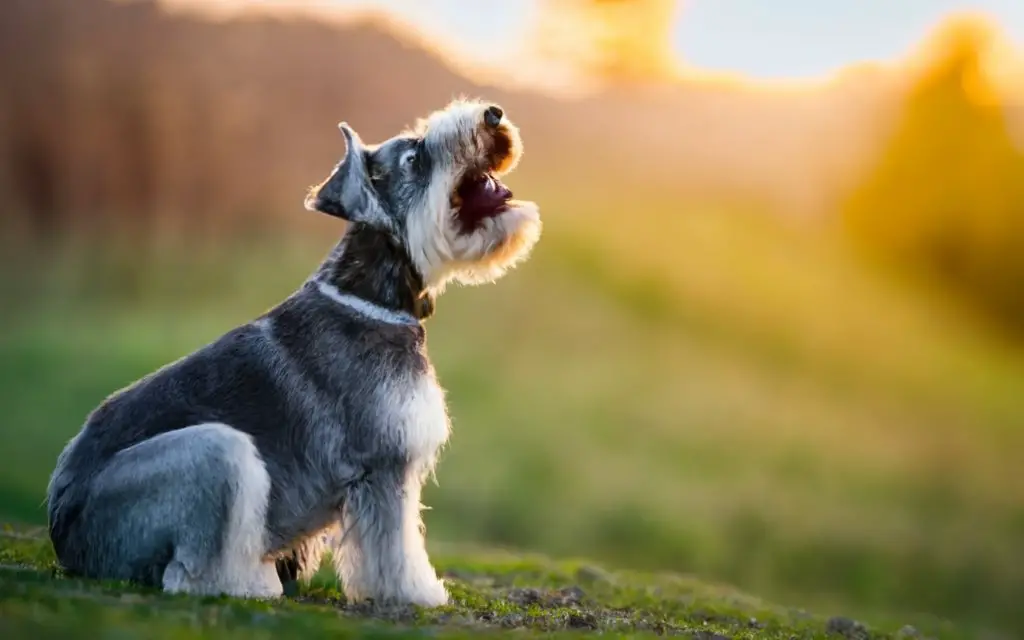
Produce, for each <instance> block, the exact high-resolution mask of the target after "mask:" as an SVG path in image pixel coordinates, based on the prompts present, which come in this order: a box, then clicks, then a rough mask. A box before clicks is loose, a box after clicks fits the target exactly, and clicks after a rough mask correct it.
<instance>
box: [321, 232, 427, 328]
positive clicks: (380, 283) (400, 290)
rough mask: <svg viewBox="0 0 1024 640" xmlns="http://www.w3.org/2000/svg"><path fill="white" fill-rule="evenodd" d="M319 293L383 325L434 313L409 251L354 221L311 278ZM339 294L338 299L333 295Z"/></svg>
mask: <svg viewBox="0 0 1024 640" xmlns="http://www.w3.org/2000/svg"><path fill="white" fill-rule="evenodd" d="M314 279H315V281H316V284H317V285H318V286H319V287H320V290H321V292H323V293H325V294H326V295H329V296H331V297H335V298H336V299H337V300H338V301H339V302H343V303H345V304H349V303H351V304H350V306H353V307H354V308H356V309H357V310H360V309H362V310H364V312H365V311H366V310H368V309H373V308H376V309H378V310H380V311H381V312H380V313H373V312H370V313H367V314H366V315H371V316H374V317H378V318H379V319H382V320H385V321H400V320H401V318H403V317H411V318H412V319H413V320H415V321H422V320H425V319H427V318H429V317H430V316H431V315H432V314H433V313H434V297H433V295H432V294H431V293H430V292H428V291H427V290H426V287H425V286H424V284H423V278H422V277H421V276H420V274H419V272H418V271H417V270H416V267H415V265H413V261H412V258H411V257H410V256H409V252H408V251H406V249H405V247H403V246H402V244H401V243H400V242H398V241H397V240H395V238H393V237H392V236H390V235H388V234H387V233H384V232H381V231H379V230H377V229H373V228H372V227H369V226H367V225H364V224H360V223H353V224H351V225H350V227H349V229H348V231H347V232H346V233H345V236H344V237H343V238H342V239H341V241H340V242H339V243H338V245H337V246H336V247H335V248H334V250H333V251H331V254H330V256H329V257H328V258H327V260H325V261H324V263H323V264H322V265H321V266H320V269H319V270H318V271H317V274H316V277H315V278H314ZM335 293H336V294H338V295H337V296H335V295H333V294H335Z"/></svg>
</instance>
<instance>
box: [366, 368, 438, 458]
mask: <svg viewBox="0 0 1024 640" xmlns="http://www.w3.org/2000/svg"><path fill="white" fill-rule="evenodd" d="M380 393H381V394H382V397H381V399H380V400H381V402H383V403H386V406H388V405H389V406H392V407H394V417H393V419H392V420H389V421H388V422H389V424H390V425H392V428H393V429H395V431H396V433H393V434H391V435H392V437H394V438H395V439H397V440H398V441H399V442H401V443H402V448H403V449H404V450H405V451H408V452H409V456H410V458H412V459H413V460H414V461H416V463H418V464H420V466H422V468H424V469H426V470H428V471H429V470H432V469H433V466H434V462H435V461H436V459H437V455H438V453H439V452H440V450H441V448H442V447H443V446H444V445H445V443H446V442H447V441H448V436H449V435H450V434H451V422H450V420H449V418H448V407H447V405H446V403H445V393H444V389H442V388H441V385H440V384H438V382H437V377H436V375H435V373H434V370H433V367H430V369H428V371H426V372H425V373H423V374H421V375H418V376H416V378H415V379H414V380H413V381H411V382H402V383H400V384H396V385H392V386H389V387H386V388H383V389H381V390H380Z"/></svg>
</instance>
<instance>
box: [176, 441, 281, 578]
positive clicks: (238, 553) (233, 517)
mask: <svg viewBox="0 0 1024 640" xmlns="http://www.w3.org/2000/svg"><path fill="white" fill-rule="evenodd" d="M187 429H189V430H192V432H193V433H194V434H195V435H198V436H207V437H210V436H212V437H216V438H220V439H222V440H223V441H224V442H226V443H229V445H230V446H229V447H228V449H227V453H226V454H225V460H224V461H225V462H229V463H232V464H233V465H234V466H235V472H236V474H235V478H237V481H238V484H237V486H235V487H233V488H234V496H235V502H234V504H232V505H231V507H230V509H229V513H228V523H227V527H226V530H225V535H224V546H223V550H222V551H221V555H220V562H219V564H218V565H217V566H213V567H208V568H204V569H202V570H201V572H200V573H199V574H198V575H196V574H194V573H190V572H189V571H188V568H187V567H186V566H185V565H184V564H183V563H182V562H180V561H178V560H172V561H171V562H170V563H169V564H168V566H167V568H166V570H165V571H164V577H163V587H164V590H165V591H168V592H171V593H178V592H183V593H193V594H209V595H218V594H222V593H226V594H230V595H234V596H242V597H254V598H276V597H278V596H280V595H281V594H282V592H283V589H282V586H281V580H280V578H278V575H277V570H276V568H275V566H274V562H273V561H272V560H271V561H266V560H264V556H265V555H266V552H267V536H266V528H265V523H266V514H267V503H268V501H269V498H270V475H269V474H268V473H267V468H266V465H264V463H263V461H262V460H261V459H260V456H259V452H258V451H257V449H256V445H255V444H254V443H253V441H252V438H251V437H250V436H249V435H247V434H245V433H242V432H241V431H238V430H237V429H233V428H232V427H230V426H228V425H225V424H219V423H206V424H199V425H195V426H191V427H187Z"/></svg>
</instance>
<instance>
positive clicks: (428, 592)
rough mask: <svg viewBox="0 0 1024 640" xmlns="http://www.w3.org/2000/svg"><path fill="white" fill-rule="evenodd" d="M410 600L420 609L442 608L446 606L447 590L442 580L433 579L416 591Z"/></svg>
mask: <svg viewBox="0 0 1024 640" xmlns="http://www.w3.org/2000/svg"><path fill="white" fill-rule="evenodd" d="M411 600H412V604H415V605H418V606H421V607H431V608H432V607H443V606H445V605H447V604H448V590H447V589H446V588H445V586H444V581H443V580H437V579H434V580H432V581H430V582H428V583H426V584H424V585H422V587H421V588H419V589H417V590H416V592H414V593H413V594H412V598H411Z"/></svg>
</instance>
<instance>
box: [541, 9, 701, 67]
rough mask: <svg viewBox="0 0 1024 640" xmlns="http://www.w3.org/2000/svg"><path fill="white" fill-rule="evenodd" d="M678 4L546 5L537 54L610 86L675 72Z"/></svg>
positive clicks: (542, 16)
mask: <svg viewBox="0 0 1024 640" xmlns="http://www.w3.org/2000/svg"><path fill="white" fill-rule="evenodd" d="M680 5H681V3H680V2H679V1H678V0H542V2H541V3H540V7H539V20H538V22H537V25H536V31H535V32H534V38H533V43H534V48H535V51H536V52H537V53H538V54H539V55H540V56H541V57H542V58H545V59H550V60H556V61H561V62H568V63H569V64H570V65H571V66H572V67H574V68H575V69H576V70H578V71H580V72H582V73H583V74H585V75H588V76H591V77H595V78H598V79H601V80H608V81H612V82H630V81H644V80H651V79H663V78H666V77H671V76H672V75H673V74H674V73H675V56H674V52H673V50H672V26H673V24H674V23H675V17H676V15H677V12H678V9H679V6H680Z"/></svg>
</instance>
